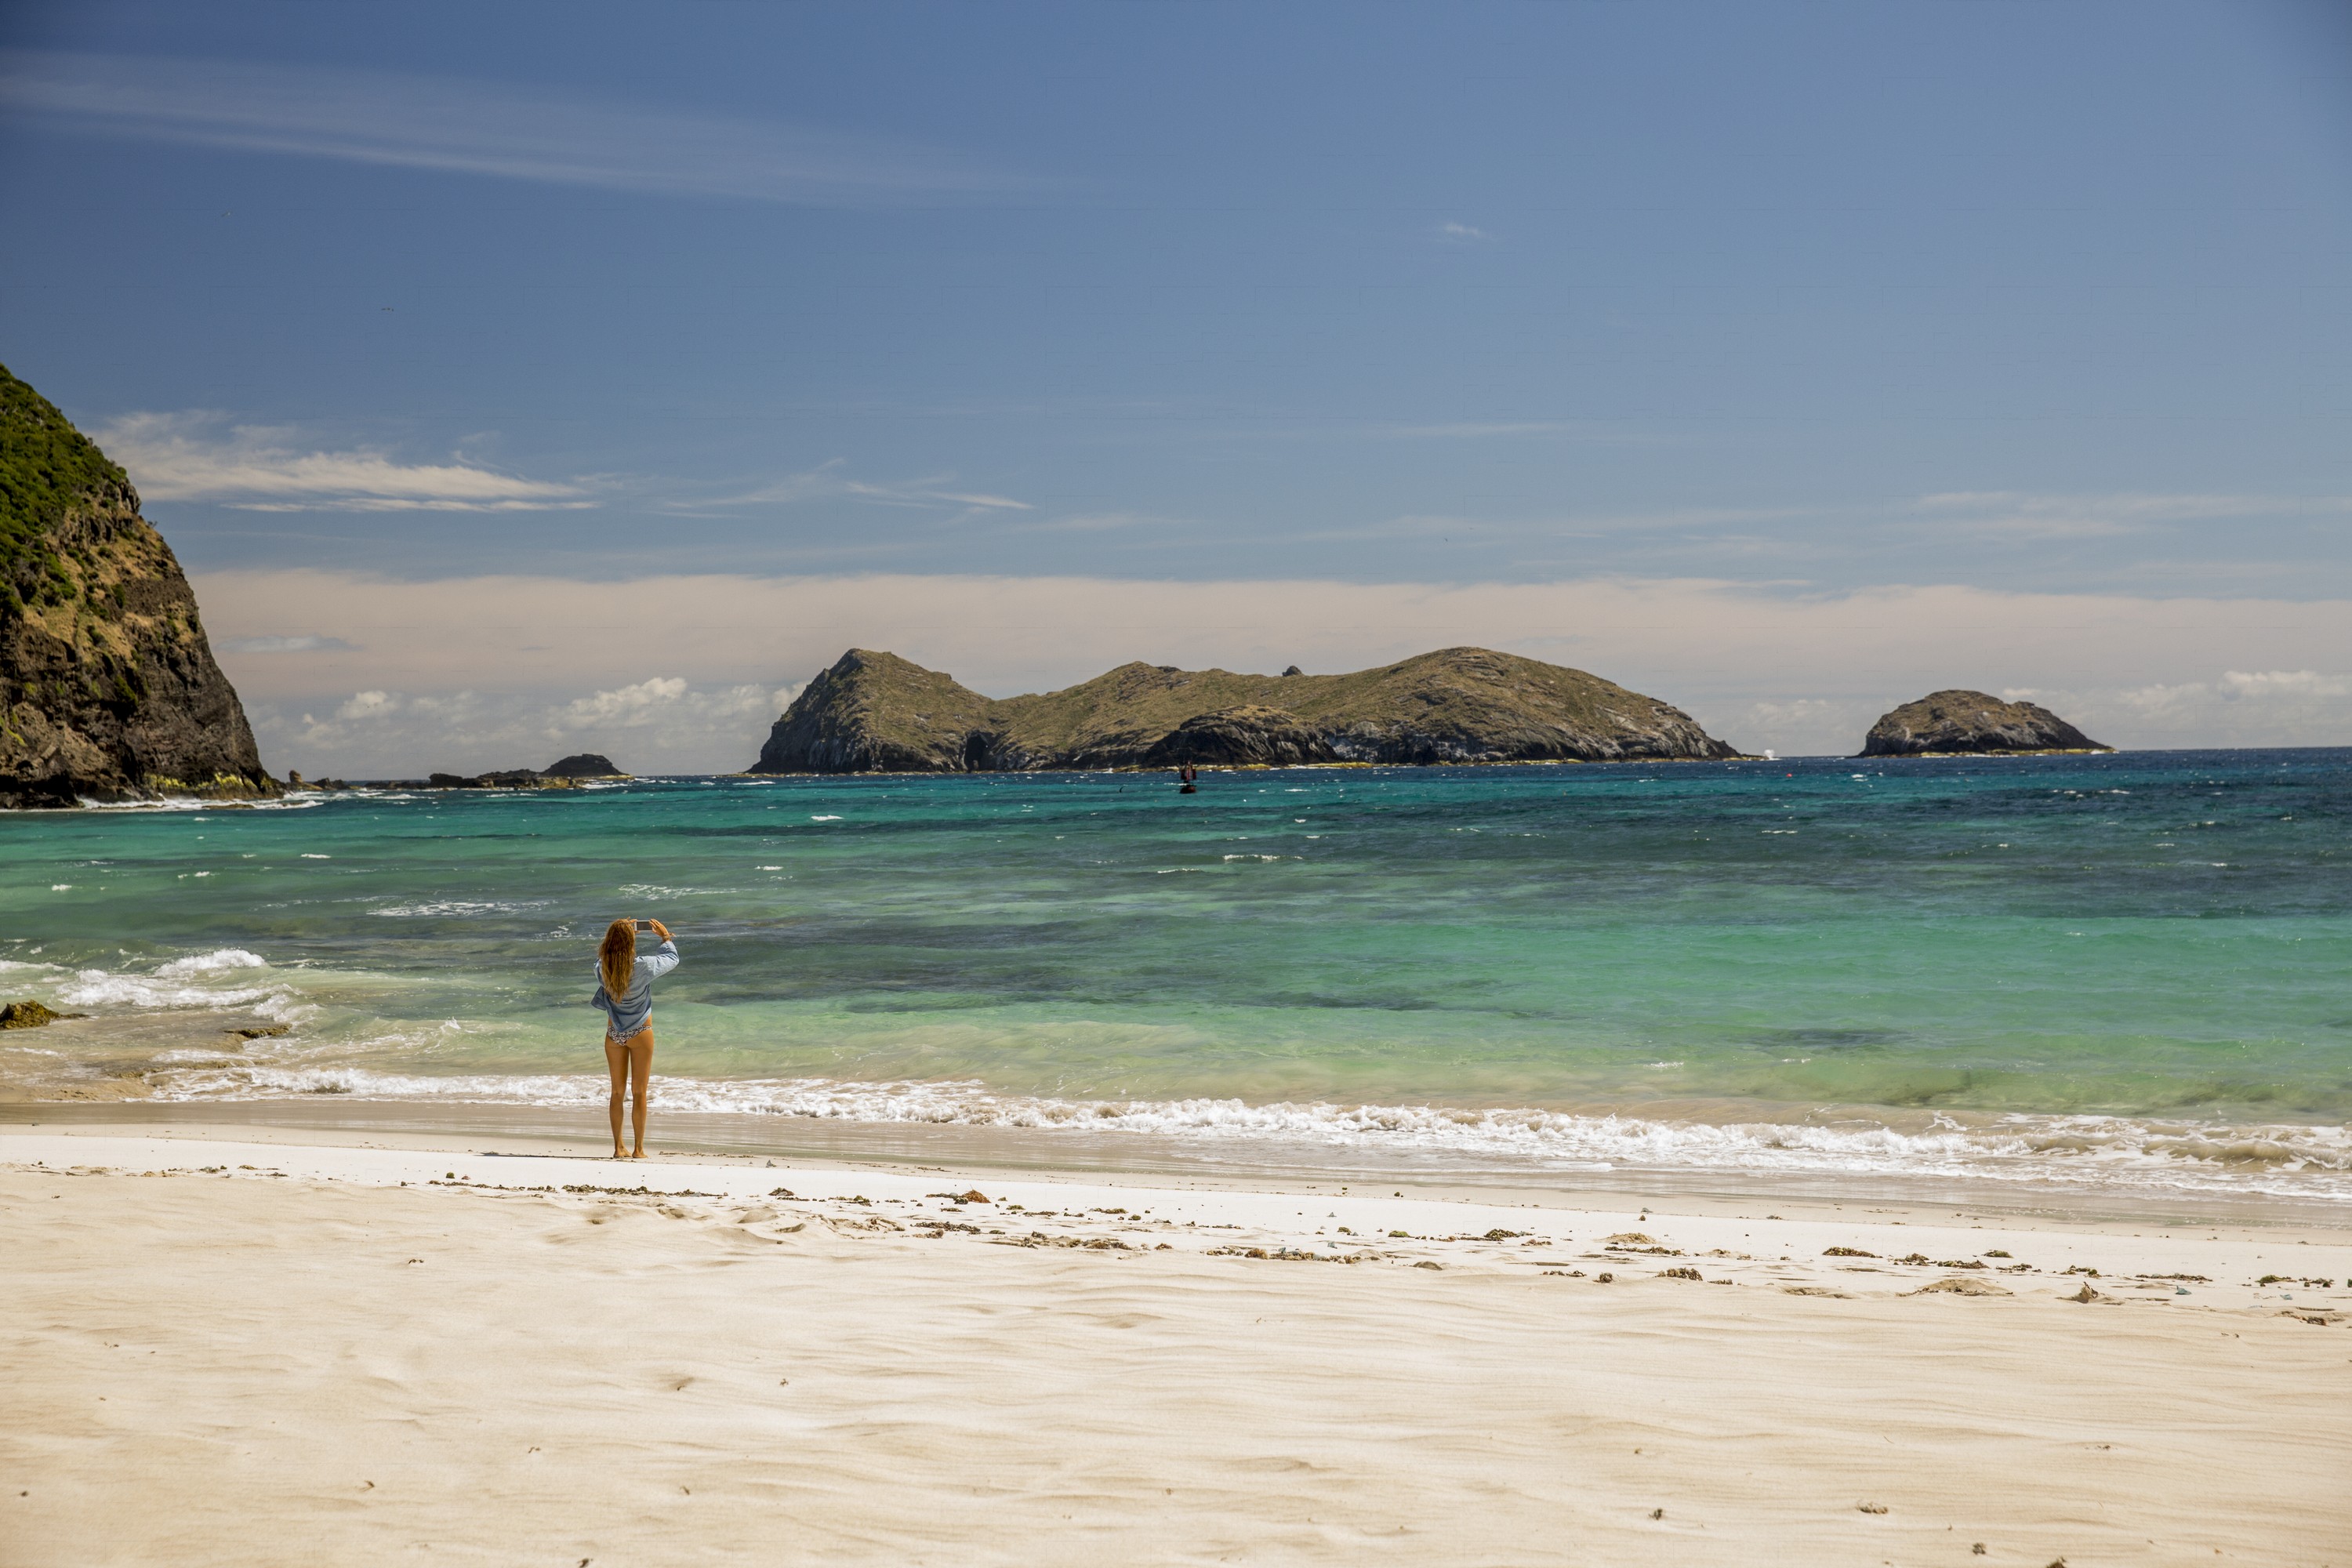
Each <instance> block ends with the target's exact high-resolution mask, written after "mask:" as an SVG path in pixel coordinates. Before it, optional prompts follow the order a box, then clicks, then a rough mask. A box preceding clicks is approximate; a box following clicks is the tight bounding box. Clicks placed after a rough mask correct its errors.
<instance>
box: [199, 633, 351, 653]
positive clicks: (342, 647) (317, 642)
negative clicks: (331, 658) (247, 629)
mask: <svg viewBox="0 0 2352 1568" xmlns="http://www.w3.org/2000/svg"><path fill="white" fill-rule="evenodd" d="M219 646H220V651H221V652H223V653H356V652H358V651H359V645H358V644H356V643H347V642H345V641H344V640H343V639H342V638H341V637H312V636H308V635H305V636H300V637H238V638H236V640H235V641H233V642H225V643H222V644H221V645H219Z"/></svg>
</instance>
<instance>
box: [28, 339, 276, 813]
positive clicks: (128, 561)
mask: <svg viewBox="0 0 2352 1568" xmlns="http://www.w3.org/2000/svg"><path fill="white" fill-rule="evenodd" d="M0 716H4V717H5V721H4V722H0V807H21V806H70V805H78V804H79V802H80V801H82V800H85V799H89V800H101V801H123V800H146V799H154V798H158V797H160V796H163V795H200V796H205V797H207V798H213V799H237V798H251V797H255V796H266V795H277V794H278V784H277V783H276V782H275V781H274V780H272V779H271V778H270V776H269V775H268V773H264V772H262V771H261V756H260V753H259V752H257V750H256V749H255V747H254V743H253V730H252V728H251V726H249V725H248V724H247V722H246V718H245V709H244V708H243V707H242V706H241V705H240V704H239V703H238V701H237V700H236V690H235V689H233V688H232V687H231V686H230V685H229V683H228V678H227V677H226V676H225V675H223V674H222V673H221V670H220V666H219V665H218V664H216V663H215V662H214V660H213V651H212V647H211V645H210V644H209V643H208V642H206V641H205V628H204V622H203V620H202V619H201V618H200V617H199V616H198V615H197V613H196V596H195V594H194V591H193V590H192V589H190V588H189V586H188V580H187V578H186V576H185V575H184V574H182V573H181V571H180V563H179V562H178V561H177V560H176V559H174V558H173V554H172V547H171V546H170V545H168V544H166V543H164V542H163V535H162V534H160V533H157V532H156V531H155V530H154V529H153V528H152V527H151V526H150V525H149V524H148V522H147V521H146V520H145V519H144V518H142V517H141V516H140V515H139V494H138V492H137V491H136V490H134V489H131V480H130V478H129V476H127V475H125V474H124V473H123V471H122V470H121V468H117V467H116V466H115V465H114V464H113V463H111V462H110V461H108V459H107V457H106V454H105V453H103V452H101V451H100V450H99V449H98V447H97V445H96V444H95V443H94V442H92V441H91V440H90V439H89V437H87V436H84V435H83V434H82V433H81V432H80V431H79V430H77V429H75V428H74V427H73V426H72V425H71V424H70V423H68V420H67V419H66V417H65V416H64V415H62V414H60V413H58V410H57V407H56V405H53V404H51V403H50V402H49V400H48V399H47V398H46V397H43V396H42V395H40V394H39V393H37V392H36V391H34V390H33V388H32V387H30V386H28V385H26V384H25V383H24V382H21V381H19V380H17V379H16V377H15V376H14V375H12V374H9V373H8V371H7V370H6V369H5V367H0Z"/></svg>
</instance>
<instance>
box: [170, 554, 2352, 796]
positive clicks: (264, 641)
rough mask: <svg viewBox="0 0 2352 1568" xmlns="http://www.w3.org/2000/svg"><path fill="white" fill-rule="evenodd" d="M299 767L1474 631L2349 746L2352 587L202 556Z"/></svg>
mask: <svg viewBox="0 0 2352 1568" xmlns="http://www.w3.org/2000/svg"><path fill="white" fill-rule="evenodd" d="M196 589H197V593H198V595H199V597H200V599H201V601H202V603H203V605H204V606H205V621H206V623H207V626H208V627H209V629H210V631H211V633H212V636H213V637H214V639H215V647H219V648H220V649H221V650H222V653H221V657H222V660H223V663H224V664H225V665H226V667H227V668H228V671H229V674H230V676H231V678H232V679H234V680H235V681H236V685H237V689H238V690H239V692H240V693H242V694H243V696H244V697H245V700H246V702H247V708H248V709H249V710H251V711H252V713H253V715H254V719H255V727H256V729H257V731H258V732H259V734H260V736H261V740H262V745H263V751H264V753H265V755H266V756H267V758H268V762H269V763H270V765H271V766H272V767H273V768H276V769H278V770H281V771H282V770H283V769H285V768H286V767H288V766H289V765H290V766H293V767H298V768H300V769H302V770H303V771H304V772H305V773H341V774H345V775H349V776H383V775H394V776H413V775H416V774H420V773H425V772H426V771H429V770H431V769H434V768H448V769H458V770H462V769H469V768H483V767H492V766H511V765H515V764H516V763H528V764H530V765H541V764H543V763H547V762H548V761H551V760H552V758H553V757H554V756H555V755H556V754H557V752H548V755H547V756H543V757H542V756H540V755H538V752H539V751H541V750H545V749H546V748H547V747H548V746H550V745H553V746H556V747H558V748H559V749H560V750H593V751H604V752H609V754H611V755H612V756H613V758H614V761H615V762H616V763H620V764H621V765H622V766H624V767H625V768H629V769H631V770H632V771H638V772H662V771H676V772H709V771H724V770H731V769H735V768H740V767H742V766H744V765H745V764H747V763H750V762H751V759H752V758H753V757H755V756H756V755H757V754H758V752H759V749H760V743H761V741H762V740H763V739H764V738H765V735H766V731H767V727H768V724H769V722H770V721H772V720H773V719H774V717H775V714H776V712H777V710H779V709H780V708H781V707H782V703H783V702H784V701H786V700H789V695H790V693H791V692H792V691H793V690H796V689H798V687H799V686H800V685H801V684H802V683H803V682H804V681H806V680H807V679H808V678H809V677H811V676H812V675H814V674H815V673H816V671H818V670H819V669H821V668H824V667H825V666H826V665H828V664H830V663H831V662H832V661H833V660H834V659H835V658H838V657H839V656H840V654H841V652H842V650H843V649H845V648H846V647H853V646H855V647H879V648H888V649H890V650H892V651H894V652H897V653H899V654H903V655H904V656H906V657H907V658H911V659H914V660H915V661H917V662H918V663H920V664H925V665H929V666H931V667H933V668H940V669H945V670H948V671H950V673H952V674H954V675H955V676H956V677H957V678H958V679H961V680H962V681H963V682H964V683H965V684H966V685H969V686H971V687H973V688H975V689H979V690H982V691H985V692H988V693H990V694H991V695H994V696H1010V695H1012V694H1013V693H1015V692H1020V691H1033V690H1042V689H1050V688H1053V687H1056V686H1062V685H1066V684H1068V683H1070V682H1072V681H1075V680H1081V679H1086V678H1087V677H1088V676H1092V675H1097V674H1099V673H1101V672H1102V671H1103V670H1105V669H1108V668H1111V667H1112V666H1114V665H1118V664H1121V663H1124V662H1126V661H1128V660H1129V659H1142V660H1145V661H1147V662H1150V663H1153V664H1175V665H1183V666H1186V667H1188V668H1200V667H1203V666H1210V665H1217V666H1222V667H1223V668H1228V669H1255V670H1268V671H1271V670H1279V669H1281V668H1284V667H1285V666H1286V665H1290V664H1297V665H1299V666H1301V667H1302V668H1307V669H1309V670H1314V671H1317V672H1326V671H1335V670H1345V669H1359V668H1365V667H1367V666H1370V665H1376V664H1381V663H1385V662H1388V661H1390V660H1392V659H1397V658H1404V657H1406V656H1408V655H1411V654H1415V653H1421V652H1423V651H1426V650H1428V649H1430V648H1434V647H1449V646H1453V645H1456V644H1464V643H1473V644H1477V645H1480V646H1484V647H1496V648H1503V649H1506V650H1508V651H1510V652H1514V653H1521V654H1526V655H1528V656H1530V657H1532V658H1542V659H1549V660H1551V661H1553V662H1556V663H1560V664H1568V665H1573V666H1576V667H1577V668H1582V669H1589V670H1591V671H1593V672H1594V673H1596V674H1599V675H1602V676H1606V677H1608V678H1609V679H1612V680H1617V681H1620V682H1622V683H1623V684H1625V685H1627V686H1631V687H1633V688H1635V689H1638V690H1642V691H1645V692H1648V693H1650V694H1652V695H1654V696H1656V697H1661V698H1664V699H1665V700H1668V701H1670V702H1673V703H1675V704H1676V705H1678V706H1680V707H1682V708H1684V709H1685V710H1688V711H1689V712H1690V713H1691V714H1692V715H1693V716H1694V717H1696V719H1697V720H1698V721H1700V722H1701V723H1703V724H1705V725H1706V728H1707V729H1708V730H1709V731H1712V732H1713V733H1715V734H1717V735H1720V736H1722V737H1723V738H1724V739H1726V740H1727V741H1730V742H1733V743H1734V744H1736V745H1738V746H1742V747H1745V748H1748V749H1750V750H1759V751H1760V750H1763V749H1765V748H1767V747H1769V748H1771V749H1773V750H1775V751H1777V752H1780V753H1781V754H1783V755H1805V754H1815V753H1846V752H1853V751H1854V750H1856V749H1858V748H1859V746H1860V744H1861V741H1862V736H1863V733H1864V731H1866V730H1867V729H1868V727H1869V725H1870V723H1871V721H1873V720H1874V719H1875V718H1877V716H1878V715H1879V714H1880V713H1881V712H1884V711H1885V710H1886V709H1888V708H1890V707H1892V706H1894V705H1895V703H1897V702H1902V701H1907V700H1910V699H1912V698H1915V697H1918V696H1921V695H1924V694H1925V693H1927V692H1928V691H1930V690H1934V689H1938V688H1941V687H1948V686H1967V687H1975V688H1978V689H1982V690H1986V691H1991V692H1995V693H2000V694H2008V695H2019V696H2030V697H2031V699H2032V700H2035V701H2039V702H2042V703H2044V704H2045V705H2047V706H2049V707H2052V708H2054V709H2056V710H2058V711H2060V712H2061V713H2063V714H2064V715H2065V716H2066V717H2068V718H2069V719H2072V720H2074V721H2075V722H2076V723H2078V724H2080V725H2081V726H2082V727H2083V728H2084V730H2085V731H2088V732H2089V733H2091V734H2093V735H2095V736H2096V737H2097V738H2099V739H2100V740H2103V741H2106V742H2111V743H2113V744H2116V745H2121V746H2130V747H2157V746H2206V745H2211V746H2257V745H2344V744H2352V605H2347V604H2346V603H2345V602H2343V601H2340V600H2326V601H2310V602H2294V601H2285V600H2265V599H2191V598H2176V599H2157V598H2138V597H2126V596H2121V595H2051V594H2008V593H1995V592H1989V591H1986V590H1982V589H1976V588H1963V587H1949V586H1945V587H1933V586H1931V587H1883V588H1873V589H1867V590H1864V591H1861V592H1856V593H1850V594H1839V595H1808V594H1801V593H1793V592H1786V591H1779V590H1774V589H1769V588H1759V587H1755V586H1752V585H1743V584H1729V583H1721V582H1709V581H1638V580H1598V581H1579V582H1565V583H1549V584H1356V583H1333V582H1318V581H1255V582H1231V583H1169V582H1137V581H1124V580H1113V579H1097V578H1080V577H981V576H956V575H945V574H940V575H912V574H904V575H887V574H872V575H861V576H839V577H744V576H715V575H714V576H677V577H656V578H647V579H642V580H638V581H634V582H602V583H592V582H574V581H569V580H564V579H559V578H551V577H520V576H501V577H469V578H457V579H446V580H443V581H438V582H421V583H408V582H392V581H384V580H380V579H376V578H371V577H366V576H361V575H353V574H336V573H325V572H312V571H295V572H224V573H212V574H202V575H200V576H199V577H198V578H197V580H196Z"/></svg>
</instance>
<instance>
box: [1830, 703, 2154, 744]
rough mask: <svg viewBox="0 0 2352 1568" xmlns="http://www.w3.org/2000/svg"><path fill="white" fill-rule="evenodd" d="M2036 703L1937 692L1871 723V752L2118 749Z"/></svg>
mask: <svg viewBox="0 0 2352 1568" xmlns="http://www.w3.org/2000/svg"><path fill="white" fill-rule="evenodd" d="M2114 750H2115V748H2114V747H2113V746H2103V745H2101V744H2100V743H2099V742H2096V741H2094V740H2092V739H2091V738H2090V737H2089V736H2088V735H2085V734H2084V733H2083V731H2080V730H2077V729H2076V728H2074V725H2072V724H2069V723H2068V722H2066V721H2065V720H2063V719H2061V718H2060V717H2058V715H2057V714H2055V713H2053V712H2052V711H2050V710H2049V709H2047V708H2043V707H2040V706H2037V705H2036V704H2034V703H2032V702H2003V701H2002V700H2000V698H1998V697H1990V696H1987V695H1986V694H1985V693H1984V692H1981V691H1957V690H1955V691H1937V692H1931V693H1929V694H1928V695H1927V696H1925V697H1922V698H1921V699H1919V700H1918V701H1916V702H1906V703H1905V704H1904V705H1903V706H1902V707H1900V708H1897V709H1895V710H1894V711H1893V712H1891V713H1889V714H1887V715H1886V716H1885V718H1883V719H1881V720H1880V721H1878V722H1877V723H1875V724H1873V725H1872V726H1871V727H1870V735H1869V738H1868V739H1866V740H1864V742H1863V743H1862V754H1863V755H1864V756H1865V757H1927V756H1962V755H1971V754H1973V755H1977V756H1983V755H1987V754H1995V755H2012V754H2015V753H2018V752H2112V751H2114Z"/></svg>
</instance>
